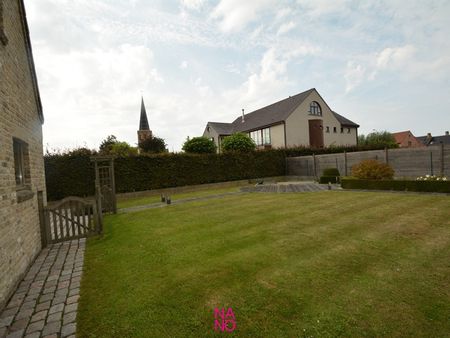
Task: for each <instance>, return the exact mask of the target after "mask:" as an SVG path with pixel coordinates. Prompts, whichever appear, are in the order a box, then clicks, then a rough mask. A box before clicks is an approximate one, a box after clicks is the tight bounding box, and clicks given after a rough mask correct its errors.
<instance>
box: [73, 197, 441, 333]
mask: <svg viewBox="0 0 450 338" xmlns="http://www.w3.org/2000/svg"><path fill="white" fill-rule="evenodd" d="M449 206H450V198H449V197H448V196H436V195H418V194H417V195H413V194H404V195H403V194H392V193H372V192H370V193H369V192H368V193H365V192H361V193H359V192H335V191H331V192H330V191H326V192H317V193H301V194H244V195H234V196H227V197H224V198H219V199H214V200H208V201H201V202H193V203H186V204H181V205H176V206H169V207H166V208H158V209H152V210H146V211H142V212H136V213H130V214H120V215H114V216H109V217H106V218H105V223H106V225H105V235H104V236H103V238H101V239H96V238H92V239H90V240H89V241H88V245H87V250H86V259H85V270H84V275H83V278H82V282H81V298H80V304H79V313H78V319H77V320H78V324H77V330H78V334H77V336H78V337H212V336H223V335H224V333H217V332H215V331H214V314H213V311H214V308H216V307H218V308H222V307H225V308H228V307H231V308H232V309H233V311H234V314H235V316H236V322H237V328H236V330H235V331H234V332H233V333H231V334H227V335H231V336H236V337H301V336H305V337H334V336H342V337H350V336H371V337H374V336H377V337H381V336H389V337H410V336H415V337H418V336H427V337H443V336H448V335H449V332H450V207H449Z"/></svg>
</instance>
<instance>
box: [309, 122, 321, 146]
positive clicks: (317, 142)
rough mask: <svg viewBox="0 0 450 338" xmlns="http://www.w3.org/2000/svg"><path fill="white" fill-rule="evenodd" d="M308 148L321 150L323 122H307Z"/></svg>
mask: <svg viewBox="0 0 450 338" xmlns="http://www.w3.org/2000/svg"><path fill="white" fill-rule="evenodd" d="M309 146H310V147H311V148H323V121H322V120H309Z"/></svg>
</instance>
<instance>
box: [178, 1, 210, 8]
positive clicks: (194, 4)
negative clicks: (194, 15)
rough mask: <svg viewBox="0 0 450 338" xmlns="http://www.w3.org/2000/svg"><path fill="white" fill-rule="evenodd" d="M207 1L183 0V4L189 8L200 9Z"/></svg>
mask: <svg viewBox="0 0 450 338" xmlns="http://www.w3.org/2000/svg"><path fill="white" fill-rule="evenodd" d="M204 3H205V0H181V4H182V6H184V7H186V8H189V9H195V10H198V9H200V8H201V7H202V6H203V5H204Z"/></svg>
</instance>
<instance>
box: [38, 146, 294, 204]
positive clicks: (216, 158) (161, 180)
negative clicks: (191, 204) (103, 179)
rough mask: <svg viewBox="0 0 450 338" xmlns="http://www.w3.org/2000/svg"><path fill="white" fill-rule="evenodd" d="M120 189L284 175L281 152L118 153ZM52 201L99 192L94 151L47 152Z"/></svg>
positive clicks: (49, 190) (47, 175) (119, 191)
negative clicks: (75, 153)
mask: <svg viewBox="0 0 450 338" xmlns="http://www.w3.org/2000/svg"><path fill="white" fill-rule="evenodd" d="M114 169H115V180H116V191H117V192H118V193H122V192H132V191H143V190H151V189H160V188H168V187H177V186H185V185H195V184H204V183H215V182H225V181H234V180H242V179H250V178H259V177H270V176H284V175H285V173H286V160H285V156H284V154H283V153H282V152H278V151H257V152H250V153H229V154H220V155H218V154H203V155H195V154H164V155H140V156H130V157H119V158H116V160H115V162H114ZM45 171H46V175H45V176H46V185H47V198H48V200H59V199H62V198H64V197H67V196H90V195H93V194H94V181H95V173H94V166H93V164H92V163H91V162H90V158H89V156H87V155H85V156H83V155H77V156H71V155H50V156H46V157H45Z"/></svg>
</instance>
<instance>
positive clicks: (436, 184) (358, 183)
mask: <svg viewBox="0 0 450 338" xmlns="http://www.w3.org/2000/svg"><path fill="white" fill-rule="evenodd" d="M341 186H342V188H344V189H367V190H395V191H418V192H440V193H450V181H415V180H359V179H354V178H342V179H341Z"/></svg>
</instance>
